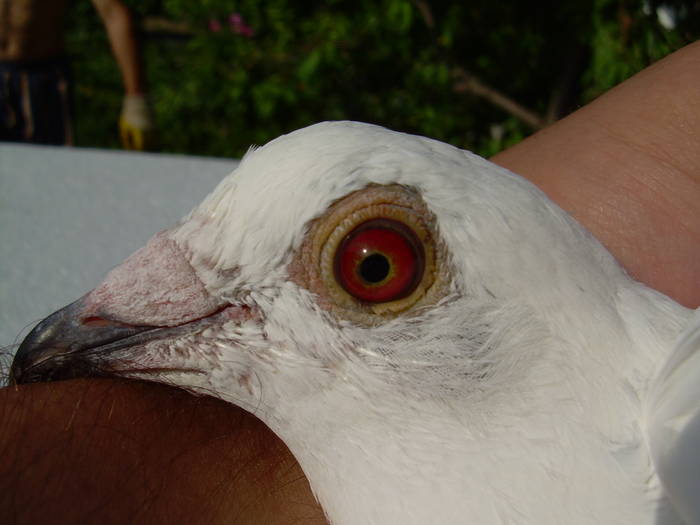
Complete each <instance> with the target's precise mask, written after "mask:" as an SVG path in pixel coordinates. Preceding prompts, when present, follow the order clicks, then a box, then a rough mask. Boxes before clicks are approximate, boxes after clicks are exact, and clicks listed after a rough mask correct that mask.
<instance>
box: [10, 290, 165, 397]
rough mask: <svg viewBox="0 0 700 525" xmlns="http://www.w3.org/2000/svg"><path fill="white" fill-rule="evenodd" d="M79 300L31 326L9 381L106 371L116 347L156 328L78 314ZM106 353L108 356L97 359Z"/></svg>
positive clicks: (14, 362) (64, 377)
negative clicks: (31, 328) (107, 357)
mask: <svg viewBox="0 0 700 525" xmlns="http://www.w3.org/2000/svg"><path fill="white" fill-rule="evenodd" d="M83 304H84V298H81V299H78V300H77V301H75V302H74V303H71V304H69V305H68V306H66V307H65V308H62V309H61V310H58V311H57V312H54V313H53V314H51V315H50V316H48V317H47V318H46V319H44V320H43V321H41V322H40V323H39V324H38V325H36V326H35V327H34V329H33V330H32V331H31V332H30V333H29V335H27V337H26V338H25V339H24V341H22V344H21V345H20V347H19V350H17V354H16V355H15V358H14V360H13V362H12V367H11V369H10V384H22V383H36V382H41V381H57V380H61V379H71V378H75V377H86V376H87V377H95V376H103V375H108V374H109V367H108V366H106V365H108V362H109V361H110V360H113V359H114V352H115V351H116V350H119V349H120V348H125V347H129V346H133V345H134V344H137V343H138V342H140V341H141V340H142V338H141V337H139V335H142V334H144V332H148V331H154V330H157V328H156V327H152V326H132V325H127V324H123V323H119V322H116V321H111V320H108V319H103V318H101V317H94V316H93V317H84V316H81V312H82V311H83ZM107 353H109V354H110V359H109V360H107V359H101V357H105V356H106V354H107Z"/></svg>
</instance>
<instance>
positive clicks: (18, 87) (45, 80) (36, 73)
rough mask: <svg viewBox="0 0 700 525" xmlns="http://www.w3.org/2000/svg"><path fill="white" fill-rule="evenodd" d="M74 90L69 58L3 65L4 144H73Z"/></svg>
mask: <svg viewBox="0 0 700 525" xmlns="http://www.w3.org/2000/svg"><path fill="white" fill-rule="evenodd" d="M71 89H72V82H71V74H70V65H69V63H68V60H66V59H65V58H60V59H52V60H43V61H40V62H0V141H10V142H32V143H35V144H57V145H71V144H73V118H72V117H73V107H72V104H73V102H72V100H73V97H72V93H71Z"/></svg>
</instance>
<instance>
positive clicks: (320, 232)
mask: <svg viewBox="0 0 700 525" xmlns="http://www.w3.org/2000/svg"><path fill="white" fill-rule="evenodd" d="M694 315H695V317H694ZM684 331H685V332H684ZM12 373H13V375H14V379H15V381H17V382H31V381H41V380H52V379H62V378H68V377H75V376H81V375H119V376H126V377H133V378H141V379H146V380H150V381H157V382H162V383H167V384H171V385H177V386H179V387H182V388H185V389H187V390H189V391H191V392H194V393H198V394H208V395H212V396H215V397H218V398H221V399H223V400H226V401H228V402H230V403H234V404H236V405H239V406H241V407H243V408H245V409H247V410H249V411H250V412H252V413H253V414H255V415H256V416H258V417H259V418H260V419H261V420H263V421H264V422H265V423H266V424H267V425H268V426H269V427H270V428H271V429H272V430H273V431H274V432H275V433H277V434H278V435H279V436H280V437H281V438H282V439H283V440H284V442H285V443H286V444H287V445H288V447H289V448H290V450H291V451H292V453H293V454H294V455H295V456H296V458H297V460H298V461H299V463H300V464H301V466H302V468H303V470H304V472H305V473H306V475H307V477H308V479H309V481H310V484H311V487H312V489H313V491H314V493H315V495H316V497H317V498H318V500H319V502H320V503H321V505H322V506H323V509H324V511H325V512H326V514H327V516H328V519H329V520H330V522H331V523H333V524H334V525H360V524H380V525H389V524H401V525H411V524H429V523H438V524H462V523H468V524H528V525H534V524H537V525H550V524H566V525H576V524H625V525H629V524H634V525H644V524H664V525H670V524H676V523H682V522H683V520H685V522H686V523H689V524H693V523H700V503H699V500H700V498H698V495H700V401H699V400H700V316H697V314H693V312H692V311H690V310H687V309H685V308H683V307H681V306H680V305H678V304H676V303H675V302H673V301H672V300H670V299H669V298H667V297H665V296H663V295H662V294H660V293H657V292H655V291H653V290H651V289H649V288H647V287H645V286H643V285H642V284H640V283H638V282H635V281H634V280H632V279H631V278H630V277H629V276H627V275H626V274H625V272H624V271H623V270H622V269H621V268H620V266H619V265H618V263H617V262H616V261H615V260H614V259H613V257H612V256H611V255H610V254H609V253H608V252H607V251H606V250H605V249H604V248H603V247H602V246H601V245H600V244H599V243H598V242H597V241H596V239H594V238H593V237H592V236H591V234H590V233H588V232H587V231H586V230H585V229H584V228H582V227H581V226H580V225H579V224H577V223H576V222H575V221H574V220H573V219H572V218H571V217H569V216H568V215H567V214H566V213H565V212H563V211H562V210H561V209H560V208H558V207H557V206H556V205H555V204H553V203H552V202H551V201H549V200H548V199H547V198H546V197H545V196H544V195H543V194H542V193H541V192H540V191H539V190H537V189H536V188H535V187H534V186H533V185H531V184H530V183H529V182H527V181H526V180H524V179H522V178H521V177H519V176H517V175H514V174H512V173H510V172H508V171H506V170H504V169H502V168H500V167H498V166H496V165H494V164H492V163H490V162H488V161H486V160H484V159H482V158H479V157H477V156H475V155H473V154H471V153H469V152H466V151H462V150H459V149H457V148H454V147H452V146H449V145H447V144H444V143H441V142H437V141H435V140H431V139H427V138H423V137H417V136H411V135H406V134H402V133H396V132H392V131H389V130H386V129H383V128H381V127H377V126H372V125H367V124H361V123H353V122H334V123H321V124H317V125H314V126H311V127H308V128H305V129H302V130H299V131H296V132H294V133H291V134H289V135H285V136H282V137H280V138H278V139H276V140H274V141H272V142H270V143H269V144H267V145H266V146H264V147H261V148H259V149H255V150H251V151H250V152H249V153H248V154H247V155H246V156H245V157H244V158H243V160H242V161H241V163H240V165H239V167H238V168H237V169H236V170H235V171H234V172H233V173H232V174H231V175H230V176H229V177H228V178H226V179H225V180H224V181H222V182H221V184H220V185H219V186H218V188H216V189H215V190H214V192H213V193H212V194H211V195H209V197H207V198H206V199H205V200H204V202H203V203H202V204H201V205H199V206H198V207H197V208H196V209H195V210H193V211H192V212H191V213H190V214H189V215H188V216H187V217H186V218H185V219H184V220H183V221H182V222H181V223H180V224H178V225H177V226H175V227H173V228H172V229H169V230H166V231H163V232H160V233H158V234H156V235H155V236H154V237H153V238H152V239H151V241H150V242H149V243H148V244H147V245H146V246H145V247H143V248H142V249H140V250H139V251H137V252H136V253H134V254H133V255H132V256H131V257H130V258H128V259H127V260H126V261H125V262H124V263H123V264H122V265H120V266H118V267H117V268H115V269H114V270H112V272H111V273H109V274H108V275H107V277H106V279H105V280H104V282H103V283H102V284H101V285H100V286H98V287H97V288H96V289H95V290H93V291H92V292H90V293H88V294H87V295H85V296H84V297H83V298H81V299H79V300H78V301H76V302H75V303H73V304H71V305H69V306H67V307H66V308H64V309H63V310H60V311H59V312H56V313H55V314H53V315H52V316H50V317H48V318H47V319H45V320H44V321H42V322H41V323H40V324H39V325H38V326H37V327H36V328H35V329H34V331H33V332H32V333H31V334H30V335H29V336H28V337H27V339H26V340H25V341H24V343H23V344H22V346H21V348H20V350H19V352H18V355H17V356H16V359H15V362H14V364H13V371H12Z"/></svg>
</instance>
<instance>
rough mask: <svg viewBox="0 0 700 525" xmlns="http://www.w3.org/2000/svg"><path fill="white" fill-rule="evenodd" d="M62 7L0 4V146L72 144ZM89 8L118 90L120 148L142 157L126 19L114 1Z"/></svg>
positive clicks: (145, 131)
mask: <svg viewBox="0 0 700 525" xmlns="http://www.w3.org/2000/svg"><path fill="white" fill-rule="evenodd" d="M68 3H69V2H68V0H52V1H50V2H46V1H42V0H0V141H11V142H31V143H35V144H56V145H72V144H73V143H74V136H73V118H72V117H73V115H72V112H73V101H72V79H71V71H70V64H69V61H68V59H67V57H66V55H65V49H64V38H63V37H64V29H65V28H64V19H65V15H66V11H67V9H68ZM92 3H93V5H94V6H95V8H96V10H97V12H98V13H99V15H100V18H102V21H103V22H104V25H105V28H106V30H107V35H108V37H109V41H110V44H111V47H112V51H113V53H114V57H115V59H116V61H117V64H118V66H119V69H120V71H121V75H122V79H123V82H124V90H125V95H124V101H123V104H122V110H121V115H120V116H119V131H120V136H121V141H122V145H123V146H124V147H125V148H126V149H136V150H142V149H146V148H148V146H149V142H150V137H151V136H152V118H151V113H150V110H149V107H148V104H147V101H146V92H145V87H144V81H143V73H142V68H141V61H140V55H139V48H138V44H137V40H136V35H135V31H134V23H133V18H132V16H131V13H130V11H129V9H128V8H127V7H126V6H125V5H124V4H123V3H122V1H121V0H92ZM96 117H97V118H100V116H96Z"/></svg>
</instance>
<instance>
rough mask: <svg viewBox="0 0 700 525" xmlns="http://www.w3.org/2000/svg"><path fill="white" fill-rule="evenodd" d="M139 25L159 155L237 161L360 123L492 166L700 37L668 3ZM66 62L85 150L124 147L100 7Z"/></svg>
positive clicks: (287, 5) (307, 7) (201, 9)
mask: <svg viewBox="0 0 700 525" xmlns="http://www.w3.org/2000/svg"><path fill="white" fill-rule="evenodd" d="M126 3H127V4H128V5H129V6H130V7H131V9H132V10H133V11H134V13H135V14H136V15H137V17H138V22H139V27H140V33H141V42H142V47H143V56H144V62H145V69H146V77H147V79H148V82H149V91H150V100H151V102H152V107H153V110H154V114H155V118H156V123H157V129H158V142H159V150H160V151H165V152H178V153H187V154H196V155H214V156H225V157H239V156H241V155H242V154H243V153H244V152H245V151H246V149H247V148H248V147H249V145H251V144H263V143H265V142H266V141H268V140H269V139H271V138H273V137H275V136H277V135H279V134H281V133H285V132H288V131H291V130H293V129H296V128H299V127H303V126H305V125H308V124H310V123H313V122H317V121H321V120H329V119H334V120H335V119H353V120H362V121H366V122H373V123H378V124H382V125H385V126H388V127H391V128H394V129H398V130H403V131H408V132H414V133H420V134H423V135H428V136H431V137H434V138H437V139H440V140H443V141H447V142H450V143H452V144H454V145H456V146H459V147H463V148H468V149H472V150H475V151H476V152H478V153H480V154H482V155H485V156H488V155H491V154H493V153H496V152H497V151H499V150H501V149H503V148H504V147H507V146H508V145H510V144H513V143H515V142H518V141H520V140H521V139H522V138H523V137H525V136H527V135H528V134H530V133H532V132H534V131H536V130H537V129H539V128H541V127H543V126H545V125H547V124H549V123H551V122H553V121H555V120H557V119H559V118H561V117H562V116H565V115H566V114H567V113H569V112H570V111H572V110H574V109H576V108H577V107H580V106H581V105H584V104H586V103H587V102H589V101H590V100H592V99H593V98H595V97H596V96H598V95H599V94H601V93H603V92H604V91H606V90H607V89H609V88H611V87H612V86H614V85H615V84H618V83H619V82H621V81H623V80H624V79H626V78H628V77H629V76H631V75H633V74H634V73H636V72H637V71H639V70H641V69H643V68H644V67H646V66H648V65H649V64H651V63H652V62H654V61H655V60H657V59H659V58H661V57H663V56H665V55H667V54H668V53H670V52H672V51H674V50H676V49H678V48H680V47H682V46H683V45H685V44H687V43H689V42H691V41H693V40H694V39H696V38H697V37H698V35H699V34H700V16H699V15H700V2H699V1H697V0H695V1H682V0H671V1H665V2H655V1H652V0H568V1H567V0H563V1H557V2H548V1H544V2H534V3H533V2H517V1H509V2H494V1H493V0H472V1H469V2H445V1H439V0H425V1H424V0H414V1H411V0H372V1H369V0H356V1H354V2H347V1H339V0H335V1H333V0H330V1H329V0H326V1H313V0H311V1H307V2H303V3H302V2H292V1H289V0H267V1H265V2H259V1H256V0H242V1H234V0H201V1H198V2H193V1H191V0H126ZM69 19H70V24H69V28H68V29H69V31H68V35H69V37H68V50H69V53H70V54H71V56H72V57H73V59H74V69H75V77H76V99H77V100H76V107H77V122H76V128H77V138H78V145H80V146H92V147H102V148H116V147H119V141H118V136H117V131H116V125H115V122H116V116H117V115H118V113H119V109H120V104H121V99H122V95H123V90H122V88H121V79H120V76H119V73H118V70H117V67H116V64H115V62H114V60H113V59H112V57H111V54H110V51H109V45H108V42H107V39H106V36H105V33H104V30H103V28H102V26H101V24H100V22H99V18H98V17H97V15H96V13H95V12H94V9H93V8H92V6H91V4H90V2H75V3H74V6H73V7H72V16H70V17H69Z"/></svg>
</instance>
